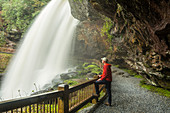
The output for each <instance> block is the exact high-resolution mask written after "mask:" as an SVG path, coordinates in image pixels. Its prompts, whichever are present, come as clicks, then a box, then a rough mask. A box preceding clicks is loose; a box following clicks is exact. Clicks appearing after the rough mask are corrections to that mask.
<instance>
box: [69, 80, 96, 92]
mask: <svg viewBox="0 0 170 113" xmlns="http://www.w3.org/2000/svg"><path fill="white" fill-rule="evenodd" d="M96 80H97V79H96V78H94V79H91V80H89V81H86V82H84V83H81V84H78V85H75V86H73V87H71V88H70V89H69V93H72V92H75V91H77V90H79V89H82V88H84V87H86V86H88V85H91V84H93V83H94V82H95V81H96Z"/></svg>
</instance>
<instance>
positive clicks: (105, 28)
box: [101, 17, 114, 42]
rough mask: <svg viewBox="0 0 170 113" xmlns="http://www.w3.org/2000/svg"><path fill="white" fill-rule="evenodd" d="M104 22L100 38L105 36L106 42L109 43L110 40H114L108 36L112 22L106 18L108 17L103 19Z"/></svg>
mask: <svg viewBox="0 0 170 113" xmlns="http://www.w3.org/2000/svg"><path fill="white" fill-rule="evenodd" d="M104 21H105V23H104V25H103V28H102V29H101V35H102V36H105V35H106V36H107V37H108V42H111V41H112V39H113V38H114V36H113V35H111V34H110V30H111V29H112V27H113V22H112V20H111V19H110V18H108V17H105V18H104Z"/></svg>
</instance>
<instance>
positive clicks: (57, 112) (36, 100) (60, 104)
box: [0, 79, 106, 113]
mask: <svg viewBox="0 0 170 113" xmlns="http://www.w3.org/2000/svg"><path fill="white" fill-rule="evenodd" d="M96 80H97V79H92V80H89V81H87V82H85V83H82V84H79V85H76V86H74V87H71V88H69V86H68V85H60V86H59V87H58V90H57V91H52V92H48V93H43V94H39V95H35V96H30V97H25V98H19V99H14V100H8V101H2V102H0V112H3V113H75V112H76V111H78V110H79V109H81V108H82V107H83V106H84V105H86V104H87V103H89V102H93V103H96V100H97V99H98V97H97V96H95V95H94V94H95V88H94V82H95V81H96ZM103 88H104V86H101V87H100V91H101V90H103ZM105 95H106V94H105Z"/></svg>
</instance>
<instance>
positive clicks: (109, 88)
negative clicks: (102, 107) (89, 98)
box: [95, 80, 112, 105]
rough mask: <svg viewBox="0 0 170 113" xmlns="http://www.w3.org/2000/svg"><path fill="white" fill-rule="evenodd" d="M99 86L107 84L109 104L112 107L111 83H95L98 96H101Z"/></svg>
mask: <svg viewBox="0 0 170 113" xmlns="http://www.w3.org/2000/svg"><path fill="white" fill-rule="evenodd" d="M99 84H105V85H106V90H107V94H108V103H109V104H110V105H111V98H112V97H111V96H112V95H111V82H110V81H107V80H100V81H96V82H95V89H96V94H97V95H99Z"/></svg>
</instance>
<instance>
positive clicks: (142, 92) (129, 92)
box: [93, 67, 170, 113]
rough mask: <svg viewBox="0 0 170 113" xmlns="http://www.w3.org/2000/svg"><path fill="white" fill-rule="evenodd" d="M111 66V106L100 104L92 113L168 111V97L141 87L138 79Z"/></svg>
mask: <svg viewBox="0 0 170 113" xmlns="http://www.w3.org/2000/svg"><path fill="white" fill-rule="evenodd" d="M112 68H113V69H112V71H113V81H112V89H111V91H112V106H111V107H109V106H105V105H104V104H101V105H100V106H99V107H98V108H97V109H96V110H95V111H94V112H93V113H170V98H166V97H163V96H160V95H158V94H155V93H152V92H150V91H147V90H146V89H144V88H141V87H140V86H139V82H140V79H138V78H134V77H130V76H129V75H128V74H127V73H126V72H123V71H122V70H120V69H118V68H116V67H112ZM105 101H107V99H106V100H105Z"/></svg>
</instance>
